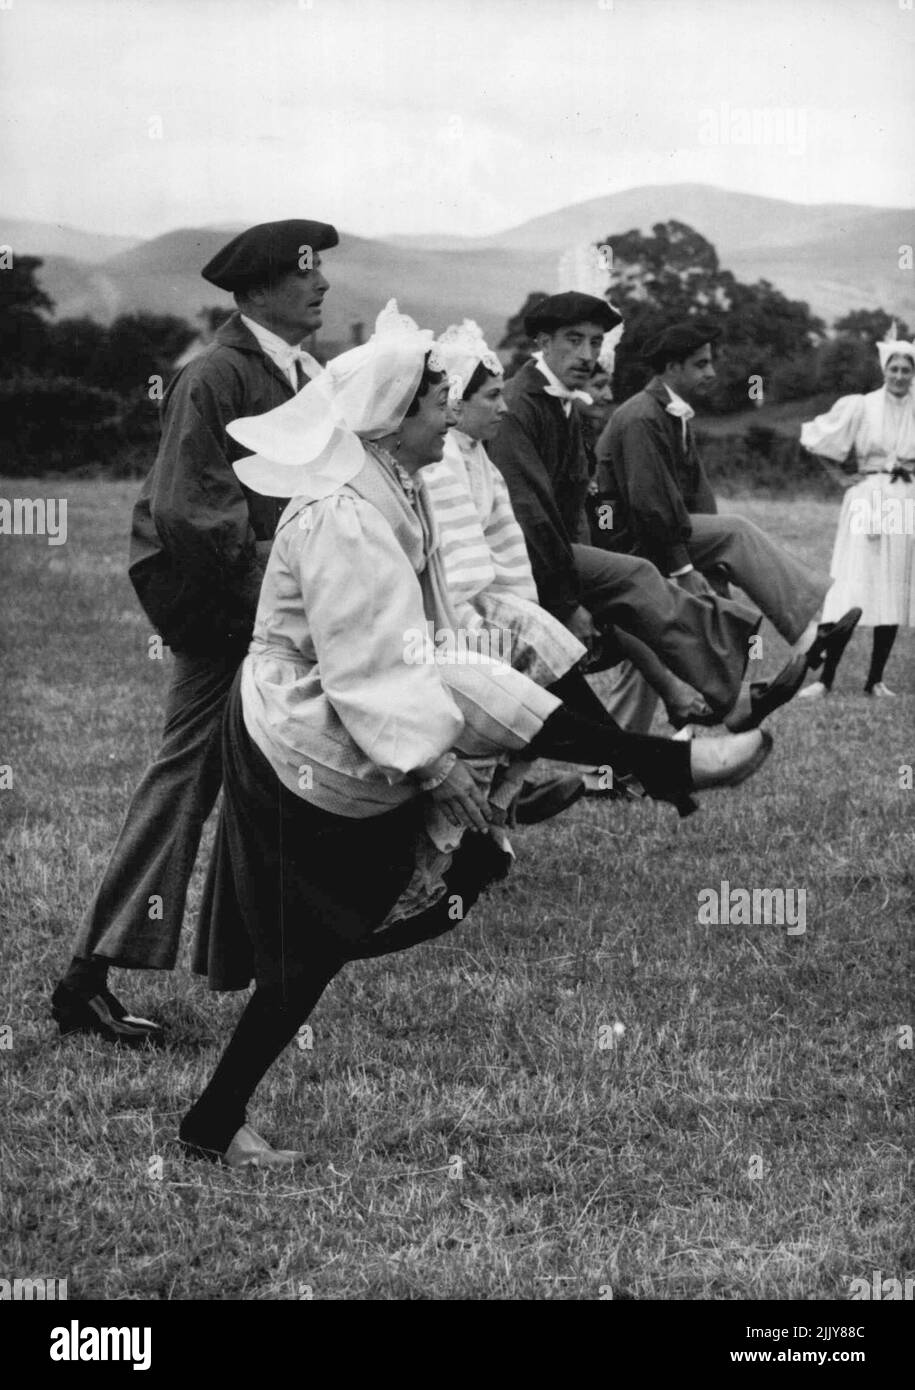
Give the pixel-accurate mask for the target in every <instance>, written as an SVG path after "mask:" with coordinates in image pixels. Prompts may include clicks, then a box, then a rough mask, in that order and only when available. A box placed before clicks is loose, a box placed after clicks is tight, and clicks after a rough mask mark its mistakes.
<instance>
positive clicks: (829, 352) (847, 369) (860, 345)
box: [816, 334, 883, 396]
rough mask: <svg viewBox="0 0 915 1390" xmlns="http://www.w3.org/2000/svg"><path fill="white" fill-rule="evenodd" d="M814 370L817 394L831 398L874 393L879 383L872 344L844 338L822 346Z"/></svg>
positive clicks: (881, 378)
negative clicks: (820, 393)
mask: <svg viewBox="0 0 915 1390" xmlns="http://www.w3.org/2000/svg"><path fill="white" fill-rule="evenodd" d="M816 368H817V388H818V390H820V391H828V392H829V393H830V394H831V395H833V396H851V395H859V394H862V393H863V392H866V391H875V390H876V389H877V387H878V386H879V385H880V383H881V381H882V380H883V377H882V374H881V372H880V365H879V362H878V360H877V354H876V353H875V352H874V349H873V346H872V344H870V343H867V342H865V341H864V339H863V338H857V337H853V336H850V335H845V334H843V335H841V336H840V337H838V338H833V339H831V340H830V341H829V342H827V343H824V344H823V346H822V347H821V348H820V350H819V352H818V353H817V364H816Z"/></svg>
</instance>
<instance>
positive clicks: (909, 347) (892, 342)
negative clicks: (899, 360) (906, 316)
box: [877, 319, 915, 369]
mask: <svg viewBox="0 0 915 1390" xmlns="http://www.w3.org/2000/svg"><path fill="white" fill-rule="evenodd" d="M877 352H878V354H879V356H880V366H881V368H883V369H885V368H886V364H887V362H889V360H890V358H891V357H895V356H896V354H897V353H899V354H900V355H901V356H903V357H910V358H911V359H912V362H913V363H915V343H907V342H906V341H905V339H904V338H900V337H899V325H898V324H897V322H896V320H895V319H893V325H892V327H891V328H890V330H889V332H888V333H887V335H886V337H885V338H884V339H883V342H882V343H878V344H877Z"/></svg>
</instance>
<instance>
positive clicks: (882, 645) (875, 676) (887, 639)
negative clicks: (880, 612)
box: [864, 623, 899, 690]
mask: <svg viewBox="0 0 915 1390" xmlns="http://www.w3.org/2000/svg"><path fill="white" fill-rule="evenodd" d="M898 631H899V627H898V624H893V625H890V624H888V623H887V624H884V625H883V626H881V627H875V628H874V645H873V648H872V650H871V665H870V670H869V671H868V673H867V682H866V684H865V686H864V689H865V690H873V688H874V686H875V685H878V684H879V682H880V681H882V680H883V672H884V671H885V670H886V663H887V661H888V659H889V655H890V652H891V651H892V650H893V643H894V642H895V641H896V634H897V633H898Z"/></svg>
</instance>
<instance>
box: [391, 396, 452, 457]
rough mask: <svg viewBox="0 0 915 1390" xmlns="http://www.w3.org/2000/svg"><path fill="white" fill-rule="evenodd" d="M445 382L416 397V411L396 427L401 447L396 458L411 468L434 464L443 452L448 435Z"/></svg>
mask: <svg viewBox="0 0 915 1390" xmlns="http://www.w3.org/2000/svg"><path fill="white" fill-rule="evenodd" d="M448 424H449V414H448V381H447V379H446V380H445V381H443V382H441V383H440V385H438V386H430V387H429V390H428V391H427V392H426V394H425V395H424V396H421V397H420V401H419V410H418V411H417V413H416V414H415V415H409V416H407V418H406V419H405V420H404V422H403V424H402V425H401V427H400V430H399V434H400V438H401V448H400V452H399V453H398V458H399V459H400V460H401V462H402V463H405V464H407V465H409V464H412V465H413V467H414V468H424V467H425V466H426V464H429V463H438V461H439V459H440V458H441V457H442V454H443V453H444V452H445V435H446V434H447V432H448Z"/></svg>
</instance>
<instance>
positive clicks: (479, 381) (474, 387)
mask: <svg viewBox="0 0 915 1390" xmlns="http://www.w3.org/2000/svg"><path fill="white" fill-rule="evenodd" d="M498 375H499V373H498V372H491V371H490V370H489V368H488V367H484V366H483V363H482V362H478V363H477V365H476V366H475V367H474V369H473V375H472V376H471V378H470V380H469V381H468V383H467V385H466V386H465V387H464V391H463V394H462V396H461V400H462V401H469V400H470V397H471V396H475V395H476V394H477V392H478V391H482V389H483V387H484V386H485V385H486V383H487V381H489V380H490V379H492V380H493V381H494V380H495V379H496V377H497V376H498Z"/></svg>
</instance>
